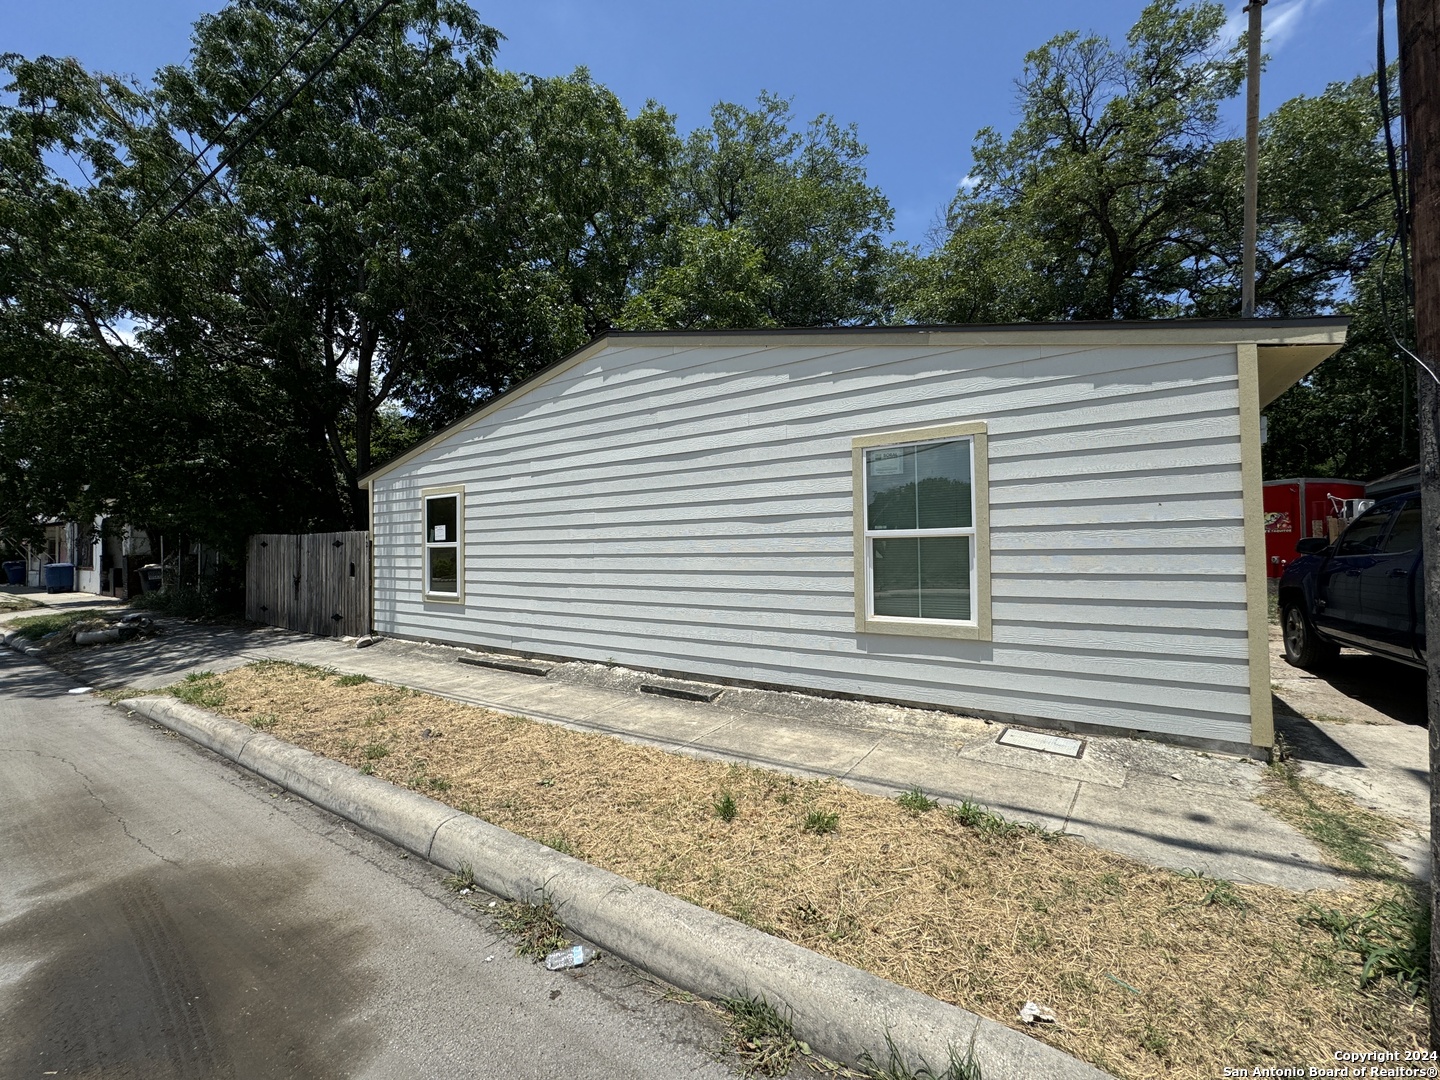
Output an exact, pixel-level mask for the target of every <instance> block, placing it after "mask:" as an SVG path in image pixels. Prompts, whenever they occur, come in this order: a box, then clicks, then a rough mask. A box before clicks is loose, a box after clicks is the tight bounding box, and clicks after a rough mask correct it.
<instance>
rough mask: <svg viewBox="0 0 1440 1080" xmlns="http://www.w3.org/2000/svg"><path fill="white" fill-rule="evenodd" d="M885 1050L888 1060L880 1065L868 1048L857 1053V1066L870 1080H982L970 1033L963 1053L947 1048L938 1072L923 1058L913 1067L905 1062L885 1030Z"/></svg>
mask: <svg viewBox="0 0 1440 1080" xmlns="http://www.w3.org/2000/svg"><path fill="white" fill-rule="evenodd" d="M885 1049H886V1051H887V1054H888V1058H889V1060H887V1061H886V1062H885V1063H884V1064H883V1065H882V1064H880V1063H879V1062H877V1061H876V1060H875V1059H874V1058H873V1057H871V1056H870V1052H869V1051H868V1050H867V1051H866V1052H865V1053H863V1054H861V1055H860V1067H861V1068H862V1069H864V1070H865V1074H866V1076H868V1077H870V1078H871V1080H984V1075H983V1074H982V1073H981V1071H980V1063H979V1062H978V1061H976V1060H975V1038H974V1036H973V1035H972V1036H971V1038H970V1045H969V1047H968V1048H967V1049H966V1050H965V1053H963V1054H962V1053H960V1051H959V1050H957V1049H955V1047H954V1046H951V1047H950V1048H949V1050H950V1053H949V1058H950V1060H949V1061H948V1062H947V1063H946V1065H945V1068H943V1069H941V1070H940V1071H939V1072H936V1071H935V1070H934V1069H933V1068H931V1067H930V1064H929V1062H927V1061H926V1060H925V1059H924V1058H921V1059H920V1064H919V1065H918V1066H917V1067H915V1068H911V1067H910V1066H909V1065H907V1064H906V1063H905V1057H904V1055H903V1054H901V1053H900V1048H899V1047H898V1046H896V1045H895V1040H894V1039H893V1038H891V1036H890V1032H888V1031H887V1032H886V1033H885Z"/></svg>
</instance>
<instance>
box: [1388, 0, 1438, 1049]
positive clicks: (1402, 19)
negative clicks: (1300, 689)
mask: <svg viewBox="0 0 1440 1080" xmlns="http://www.w3.org/2000/svg"><path fill="white" fill-rule="evenodd" d="M1396 15H1397V20H1398V22H1399V27H1400V101H1401V110H1402V111H1403V113H1404V115H1405V128H1406V132H1407V133H1408V139H1409V179H1410V192H1411V200H1410V241H1411V246H1410V251H1411V255H1412V258H1413V259H1414V264H1415V277H1414V280H1415V351H1416V352H1417V353H1418V354H1419V356H1420V359H1421V360H1423V361H1424V362H1425V364H1426V365H1428V366H1429V367H1430V368H1431V370H1436V368H1437V361H1440V214H1437V210H1440V63H1437V61H1440V11H1437V9H1436V6H1435V3H1434V0H1398V4H1397V11H1396ZM1416 377H1417V379H1418V386H1419V392H1418V394H1417V395H1416V397H1417V400H1418V404H1419V406H1420V429H1419V433H1420V495H1421V501H1422V504H1423V510H1422V513H1423V515H1424V527H1425V536H1426V537H1427V538H1428V539H1426V541H1425V553H1426V562H1427V563H1429V562H1436V563H1437V565H1440V559H1437V558H1436V557H1435V556H1436V553H1437V552H1440V385H1437V384H1436V382H1435V380H1434V379H1433V378H1432V377H1431V376H1430V375H1429V374H1428V373H1427V372H1426V371H1424V370H1423V369H1419V370H1418V371H1417V375H1416ZM1425 625H1426V627H1427V634H1426V637H1427V644H1428V637H1429V631H1431V630H1433V631H1435V633H1436V637H1437V639H1440V572H1434V571H1429V570H1428V568H1427V572H1426V574H1425ZM1425 656H1426V666H1427V668H1428V674H1429V676H1430V678H1429V683H1428V691H1427V701H1426V705H1427V706H1428V710H1429V718H1430V864H1431V866H1432V867H1434V866H1440V849H1437V842H1440V647H1436V648H1427V649H1426V652H1425ZM1437 897H1440V888H1435V887H1433V886H1432V888H1431V890H1430V919H1431V927H1432V928H1433V930H1434V931H1435V932H1433V933H1432V934H1431V938H1430V942H1431V944H1430V970H1431V972H1432V973H1433V972H1440V904H1437V902H1436V898H1437ZM1437 1002H1440V994H1437V993H1435V991H1434V989H1433V987H1432V989H1431V993H1430V1047H1431V1049H1432V1050H1440V1006H1437Z"/></svg>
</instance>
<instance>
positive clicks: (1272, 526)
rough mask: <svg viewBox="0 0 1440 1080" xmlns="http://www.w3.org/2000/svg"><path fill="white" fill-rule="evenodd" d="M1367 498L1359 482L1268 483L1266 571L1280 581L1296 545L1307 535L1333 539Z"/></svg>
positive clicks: (1266, 502) (1304, 480)
mask: <svg viewBox="0 0 1440 1080" xmlns="http://www.w3.org/2000/svg"><path fill="white" fill-rule="evenodd" d="M1364 498H1365V485H1364V484H1362V483H1361V482H1360V481H1358V480H1335V479H1329V480H1317V479H1315V478H1313V477H1306V478H1303V479H1297V480H1267V481H1265V562H1266V571H1267V572H1268V573H1269V575H1270V576H1271V577H1273V578H1278V577H1279V576H1280V573H1281V571H1283V570H1284V569H1285V564H1286V563H1288V562H1290V561H1291V560H1292V559H1294V558H1295V557H1296V554H1295V542H1296V541H1297V540H1300V539H1302V538H1303V537H1306V536H1327V537H1329V538H1331V539H1332V540H1333V539H1334V538H1335V536H1336V535H1338V534H1339V532H1340V530H1341V529H1342V528H1344V527H1345V525H1346V523H1347V522H1348V521H1349V520H1350V518H1352V517H1354V516H1355V513H1356V512H1357V508H1356V505H1355V500H1357V499H1364Z"/></svg>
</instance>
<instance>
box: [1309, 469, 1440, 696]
mask: <svg viewBox="0 0 1440 1080" xmlns="http://www.w3.org/2000/svg"><path fill="white" fill-rule="evenodd" d="M1296 550H1297V551H1298V552H1299V553H1300V555H1301V557H1300V558H1298V559H1296V560H1295V561H1294V562H1292V563H1290V565H1288V566H1287V567H1285V573H1284V574H1283V575H1282V576H1281V578H1280V622H1281V626H1282V628H1283V630H1284V638H1285V659H1287V660H1289V661H1290V663H1292V664H1294V665H1295V666H1296V667H1301V668H1312V669H1313V668H1321V667H1323V666H1324V665H1325V664H1326V663H1327V662H1328V661H1330V660H1333V659H1334V658H1335V655H1336V654H1337V653H1338V652H1339V651H1340V647H1341V646H1342V645H1345V646H1349V647H1351V648H1355V649H1364V650H1365V651H1366V652H1371V653H1374V654H1375V655H1376V656H1383V657H1385V658H1387V659H1390V660H1398V661H1399V662H1400V663H1402V664H1410V665H1412V666H1414V667H1422V668H1423V667H1424V666H1425V564H1424V561H1423V557H1422V552H1421V550H1420V493H1419V492H1414V491H1412V492H1409V493H1407V494H1404V495H1395V496H1392V497H1390V498H1387V499H1383V500H1382V501H1380V502H1377V503H1376V504H1375V505H1374V506H1372V507H1370V508H1369V509H1368V510H1366V511H1365V512H1364V513H1362V514H1360V515H1359V516H1358V517H1356V518H1355V520H1354V521H1352V522H1351V523H1350V525H1349V527H1347V528H1346V530H1345V531H1344V532H1343V533H1341V534H1340V537H1339V539H1337V540H1336V541H1335V542H1334V543H1333V544H1332V543H1330V542H1329V541H1327V540H1325V539H1324V538H1321V537H1312V538H1309V539H1305V540H1301V541H1300V542H1299V543H1298V544H1297V545H1296Z"/></svg>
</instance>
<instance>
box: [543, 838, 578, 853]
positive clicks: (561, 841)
mask: <svg viewBox="0 0 1440 1080" xmlns="http://www.w3.org/2000/svg"><path fill="white" fill-rule="evenodd" d="M540 842H541V843H542V844H544V845H545V846H546V847H548V848H554V849H555V850H556V851H558V852H560V854H561V855H574V854H575V845H574V844H572V843H571V842H570V840H569V838H568V837H566V835H565V834H564V833H556V834H555V835H554V836H547V837H545V838H544V839H542V840H541V841H540Z"/></svg>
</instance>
